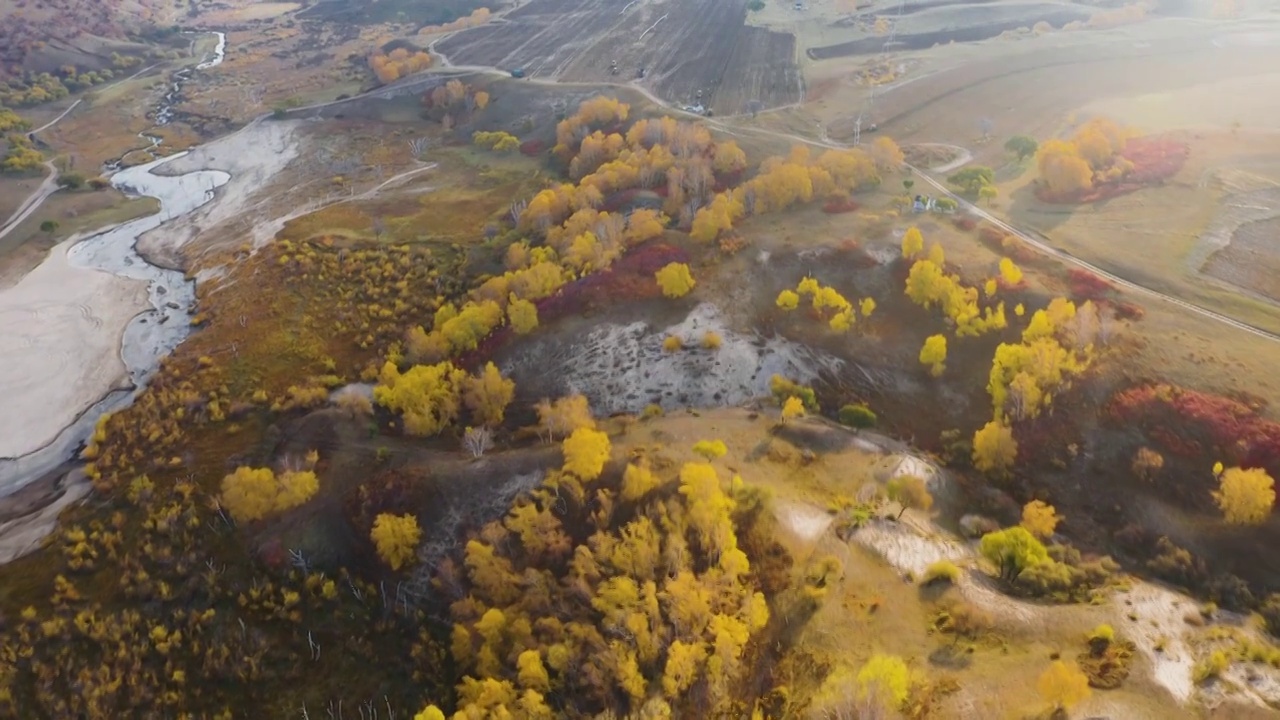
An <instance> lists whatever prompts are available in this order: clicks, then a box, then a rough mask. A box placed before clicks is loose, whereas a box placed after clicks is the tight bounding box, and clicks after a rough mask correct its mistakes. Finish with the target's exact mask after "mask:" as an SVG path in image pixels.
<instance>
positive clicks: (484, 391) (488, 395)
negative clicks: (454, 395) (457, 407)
mask: <svg viewBox="0 0 1280 720" xmlns="http://www.w3.org/2000/svg"><path fill="white" fill-rule="evenodd" d="M515 394H516V383H515V381H514V380H511V379H509V378H504V377H502V372H501V371H499V370H498V366H497V365H494V364H493V363H492V362H490V363H487V364H486V365H485V366H484V369H483V370H481V371H480V372H478V373H476V374H475V376H474V377H468V378H465V379H463V381H462V399H463V402H464V403H466V405H467V409H468V410H470V411H471V416H472V417H473V418H475V420H476V421H477V422H479V423H481V424H482V425H487V426H489V427H496V426H498V425H501V424H502V419H503V416H504V415H505V414H506V411H507V405H509V404H511V399H512V398H514V397H515Z"/></svg>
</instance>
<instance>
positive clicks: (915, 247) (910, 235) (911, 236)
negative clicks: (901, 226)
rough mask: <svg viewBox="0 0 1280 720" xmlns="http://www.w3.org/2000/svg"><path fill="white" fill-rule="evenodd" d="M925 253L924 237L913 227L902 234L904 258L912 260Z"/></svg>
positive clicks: (918, 229)
mask: <svg viewBox="0 0 1280 720" xmlns="http://www.w3.org/2000/svg"><path fill="white" fill-rule="evenodd" d="M922 252H924V235H923V234H922V233H921V232H920V228H918V227H916V226H915V225H912V226H911V227H909V228H907V231H906V232H905V233H903V234H902V257H904V258H906V259H908V260H910V259H912V258H914V257H916V256H917V255H919V254H920V253H922Z"/></svg>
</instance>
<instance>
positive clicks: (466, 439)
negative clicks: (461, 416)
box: [462, 427, 493, 458]
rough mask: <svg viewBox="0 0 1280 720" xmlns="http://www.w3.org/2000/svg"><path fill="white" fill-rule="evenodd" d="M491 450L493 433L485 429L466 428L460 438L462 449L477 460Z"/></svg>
mask: <svg viewBox="0 0 1280 720" xmlns="http://www.w3.org/2000/svg"><path fill="white" fill-rule="evenodd" d="M492 448H493V433H492V432H490V431H489V428H487V427H478V428H467V432H466V433H465V434H463V436H462V449H463V450H466V451H467V452H469V453H471V457H473V458H478V457H482V456H484V454H485V453H486V452H487V451H489V450H491V449H492Z"/></svg>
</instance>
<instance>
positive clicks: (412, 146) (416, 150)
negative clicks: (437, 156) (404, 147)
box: [409, 137, 431, 160]
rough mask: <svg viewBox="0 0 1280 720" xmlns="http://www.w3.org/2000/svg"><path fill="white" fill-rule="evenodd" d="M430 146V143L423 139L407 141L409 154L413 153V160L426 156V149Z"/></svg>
mask: <svg viewBox="0 0 1280 720" xmlns="http://www.w3.org/2000/svg"><path fill="white" fill-rule="evenodd" d="M430 144H431V143H430V141H429V140H427V139H426V138H424V137H420V138H413V139H412V140H410V141H409V152H411V153H413V156H414V157H415V158H418V159H419V160H421V159H422V156H423V155H426V154H427V147H428V146H429V145H430Z"/></svg>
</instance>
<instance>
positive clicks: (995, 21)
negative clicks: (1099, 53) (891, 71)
mask: <svg viewBox="0 0 1280 720" xmlns="http://www.w3.org/2000/svg"><path fill="white" fill-rule="evenodd" d="M947 5H952V4H951V3H947ZM1090 14H1091V13H1090V11H1089V10H1087V9H1085V8H1083V7H1077V6H1072V5H1064V4H1060V3H1027V4H1016V3H992V4H988V3H985V2H984V3H979V4H977V5H973V4H963V3H955V4H954V6H953V7H938V8H937V9H934V8H933V7H930V8H927V9H924V8H921V9H918V10H917V11H916V12H914V13H908V14H907V15H908V16H911V17H906V18H904V19H903V20H900V21H899V23H900V27H899V29H898V32H897V34H896V35H895V36H894V39H893V42H892V43H891V44H887V40H888V38H886V37H882V36H879V35H872V36H870V37H866V38H862V39H860V40H851V41H849V42H843V43H839V44H836V45H826V46H822V47H813V48H809V49H808V50H806V51H805V54H807V55H808V56H809V57H810V58H812V59H814V60H830V59H832V58H838V57H847V56H851V55H874V54H878V53H881V52H884V51H885V50H886V49H888V50H890V51H903V50H924V49H927V48H931V47H933V46H934V45H942V44H946V43H953V42H954V43H967V42H978V41H981V40H988V39H990V38H994V37H998V36H999V35H1000V34H1001V33H1004V32H1006V31H1009V30H1017V29H1018V28H1025V27H1031V26H1032V25H1035V24H1037V23H1041V22H1047V23H1049V24H1050V25H1052V26H1054V27H1062V26H1063V25H1066V24H1067V23H1069V22H1076V21H1084V20H1087V19H1088V18H1089V15H1090ZM913 25H914V26H918V27H920V28H921V29H920V30H913ZM926 27H928V28H937V29H928V30H925V29H923V28H926Z"/></svg>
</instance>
